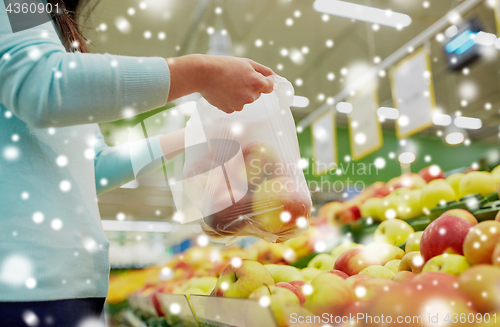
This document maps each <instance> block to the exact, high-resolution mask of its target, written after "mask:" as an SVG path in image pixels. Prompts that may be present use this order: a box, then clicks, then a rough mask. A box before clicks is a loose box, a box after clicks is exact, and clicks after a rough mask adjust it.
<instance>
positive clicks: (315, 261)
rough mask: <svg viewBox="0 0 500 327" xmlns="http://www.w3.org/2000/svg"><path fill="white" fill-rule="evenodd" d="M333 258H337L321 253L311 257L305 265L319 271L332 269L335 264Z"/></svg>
mask: <svg viewBox="0 0 500 327" xmlns="http://www.w3.org/2000/svg"><path fill="white" fill-rule="evenodd" d="M335 260H337V258H335V257H332V256H331V255H329V254H326V253H321V254H318V255H317V256H315V257H314V258H312V260H311V261H309V263H308V264H307V266H308V267H310V268H316V269H319V270H321V271H325V270H332V269H333V266H334V265H335Z"/></svg>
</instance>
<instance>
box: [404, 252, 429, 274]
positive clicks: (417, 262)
mask: <svg viewBox="0 0 500 327" xmlns="http://www.w3.org/2000/svg"><path fill="white" fill-rule="evenodd" d="M424 263H425V261H424V258H423V257H422V255H421V254H420V252H417V251H415V252H410V253H407V254H405V256H404V257H403V259H401V262H400V263H399V266H398V270H399V271H411V272H414V273H416V274H418V273H420V272H421V271H422V268H423V266H424Z"/></svg>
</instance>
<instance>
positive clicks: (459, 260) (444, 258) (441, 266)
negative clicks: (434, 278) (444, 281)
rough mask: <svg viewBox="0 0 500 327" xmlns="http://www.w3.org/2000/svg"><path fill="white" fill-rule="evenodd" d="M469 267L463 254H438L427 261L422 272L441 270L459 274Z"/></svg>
mask: <svg viewBox="0 0 500 327" xmlns="http://www.w3.org/2000/svg"><path fill="white" fill-rule="evenodd" d="M469 268H470V264H469V263H468V262H467V259H465V257H464V256H463V255H459V254H448V253H444V254H440V255H437V256H435V257H432V258H431V259H430V260H429V261H427V262H426V263H425V265H424V268H423V269H422V272H423V273H425V272H432V271H434V272H443V273H447V274H450V275H454V276H459V275H460V274H461V273H463V272H464V271H466V270H467V269H469Z"/></svg>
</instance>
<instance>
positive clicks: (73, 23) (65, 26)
mask: <svg viewBox="0 0 500 327" xmlns="http://www.w3.org/2000/svg"><path fill="white" fill-rule="evenodd" d="M47 2H48V3H51V4H52V5H53V6H54V7H55V5H56V4H57V5H58V7H59V9H60V10H59V13H54V14H52V19H53V20H54V22H55V23H56V26H57V28H58V30H59V34H60V35H61V39H62V42H63V45H64V47H65V48H66V50H67V51H69V52H73V51H80V52H88V49H87V39H85V37H84V36H83V35H82V33H81V31H80V28H79V26H78V23H77V16H78V14H79V11H80V10H81V9H82V7H83V5H84V4H83V2H86V1H80V0H47Z"/></svg>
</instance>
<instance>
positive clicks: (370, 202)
mask: <svg viewBox="0 0 500 327" xmlns="http://www.w3.org/2000/svg"><path fill="white" fill-rule="evenodd" d="M383 201H384V200H383V199H381V198H370V199H367V200H366V201H365V202H363V204H362V205H361V217H364V218H368V217H372V218H373V219H374V220H375V221H382V220H384V219H385V218H384V217H381V216H380V212H381V210H380V207H382V202H383Z"/></svg>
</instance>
